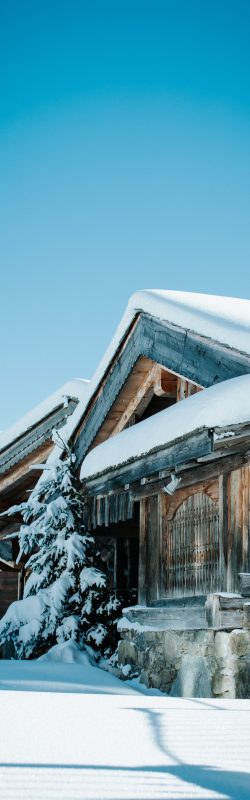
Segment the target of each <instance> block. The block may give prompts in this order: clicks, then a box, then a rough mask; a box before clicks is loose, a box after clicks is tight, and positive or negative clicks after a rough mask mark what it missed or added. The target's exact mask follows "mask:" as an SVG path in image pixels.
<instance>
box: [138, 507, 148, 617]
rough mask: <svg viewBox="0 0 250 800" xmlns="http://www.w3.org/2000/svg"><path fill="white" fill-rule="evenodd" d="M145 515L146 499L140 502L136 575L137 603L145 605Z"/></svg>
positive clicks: (146, 514) (146, 515)
mask: <svg viewBox="0 0 250 800" xmlns="http://www.w3.org/2000/svg"><path fill="white" fill-rule="evenodd" d="M147 517H148V499H147V497H145V498H143V500H141V502H140V535H139V575H138V603H139V605H146V604H147V599H148V593H147Z"/></svg>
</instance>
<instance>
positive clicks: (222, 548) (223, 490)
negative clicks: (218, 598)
mask: <svg viewBox="0 0 250 800" xmlns="http://www.w3.org/2000/svg"><path fill="white" fill-rule="evenodd" d="M227 485H228V474H227V473H226V474H225V475H220V476H219V574H220V586H221V591H222V592H223V591H226V590H227V591H229V590H228V589H227V539H228V503H227V497H228V491H227Z"/></svg>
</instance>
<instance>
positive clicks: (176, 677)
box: [118, 608, 250, 698]
mask: <svg viewBox="0 0 250 800" xmlns="http://www.w3.org/2000/svg"><path fill="white" fill-rule="evenodd" d="M147 612H148V613H147ZM147 617H148V619H147ZM153 617H154V618H155V619H156V618H157V617H158V620H157V624H156V621H155V622H154V621H153V620H152V609H139V608H137V609H136V608H135V609H129V610H127V611H126V610H125V611H124V615H123V618H122V620H121V622H120V623H119V630H120V636H121V640H120V642H119V647H118V670H119V676H120V677H133V676H139V679H140V681H141V683H143V684H146V686H148V687H154V688H157V689H160V690H161V691H163V692H166V693H167V694H170V695H172V696H176V697H227V698H250V629H244V628H241V629H235V630H231V631H230V630H215V629H212V628H208V627H206V622H205V620H204V627H203V628H195V627H192V628H190V629H188V628H187V627H185V629H180V627H179V625H180V623H179V625H178V627H179V629H178V630H176V629H175V630H174V629H169V628H168V626H167V622H166V619H167V614H166V609H164V610H163V609H162V608H160V609H155V610H154V615H153ZM149 623H150V624H149ZM193 624H194V623H193ZM185 626H186V623H185Z"/></svg>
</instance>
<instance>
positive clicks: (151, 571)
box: [138, 495, 162, 604]
mask: <svg viewBox="0 0 250 800" xmlns="http://www.w3.org/2000/svg"><path fill="white" fill-rule="evenodd" d="M160 525H161V497H160V496H159V495H154V496H153V497H145V498H144V499H143V500H141V503H140V540H139V580H138V602H139V603H141V604H144V603H146V604H147V603H148V604H150V603H152V602H153V601H155V600H158V599H159V597H160V595H161V583H162V582H161V542H160V536H159V529H160Z"/></svg>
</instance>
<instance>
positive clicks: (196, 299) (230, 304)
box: [65, 289, 250, 440]
mask: <svg viewBox="0 0 250 800" xmlns="http://www.w3.org/2000/svg"><path fill="white" fill-rule="evenodd" d="M140 313H144V314H146V315H148V316H150V317H153V318H155V319H157V320H159V321H162V322H163V323H169V324H171V325H175V326H177V327H178V328H182V329H183V330H184V331H185V330H188V331H192V332H194V333H195V334H197V335H200V336H203V337H206V338H208V339H211V340H213V341H215V342H219V343H220V344H222V345H224V346H226V347H228V348H232V349H233V350H236V351H238V352H239V353H244V354H247V356H250V300H244V299H243V300H241V299H239V298H232V297H220V296H216V295H206V294H196V293H191V292H176V291H171V290H167V289H166V290H165V289H163V290H161V289H145V290H142V291H139V292H136V293H135V294H133V295H132V296H131V298H130V300H129V303H128V305H127V308H126V311H125V313H124V315H123V317H122V319H121V321H120V323H119V325H118V327H117V329H116V331H115V334H114V336H113V338H112V340H111V342H110V344H109V346H108V348H107V350H106V352H105V353H104V356H103V358H102V359H101V361H100V363H99V365H98V367H97V370H96V372H95V373H94V375H93V377H92V379H91V381H90V383H89V386H88V388H87V390H86V393H85V395H84V398H83V400H82V401H81V402H80V403H79V406H78V408H77V409H76V410H75V412H74V414H73V415H72V417H71V418H70V419H69V420H68V423H67V426H66V428H65V436H66V437H67V440H70V439H71V437H72V436H73V435H74V433H75V431H76V430H77V428H78V427H79V425H80V424H81V422H82V419H83V418H84V414H85V411H86V409H87V407H88V406H89V404H90V402H91V400H92V398H93V397H94V395H95V393H96V391H97V389H98V387H99V385H100V383H101V381H102V380H103V378H104V375H105V373H106V372H107V370H108V369H109V367H110V365H111V363H112V361H113V359H114V357H115V355H116V353H117V351H118V349H119V347H120V345H121V343H122V342H123V340H124V339H125V337H126V335H127V333H128V331H129V330H130V327H131V325H132V323H133V321H134V320H135V318H136V316H137V315H138V314H140Z"/></svg>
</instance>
